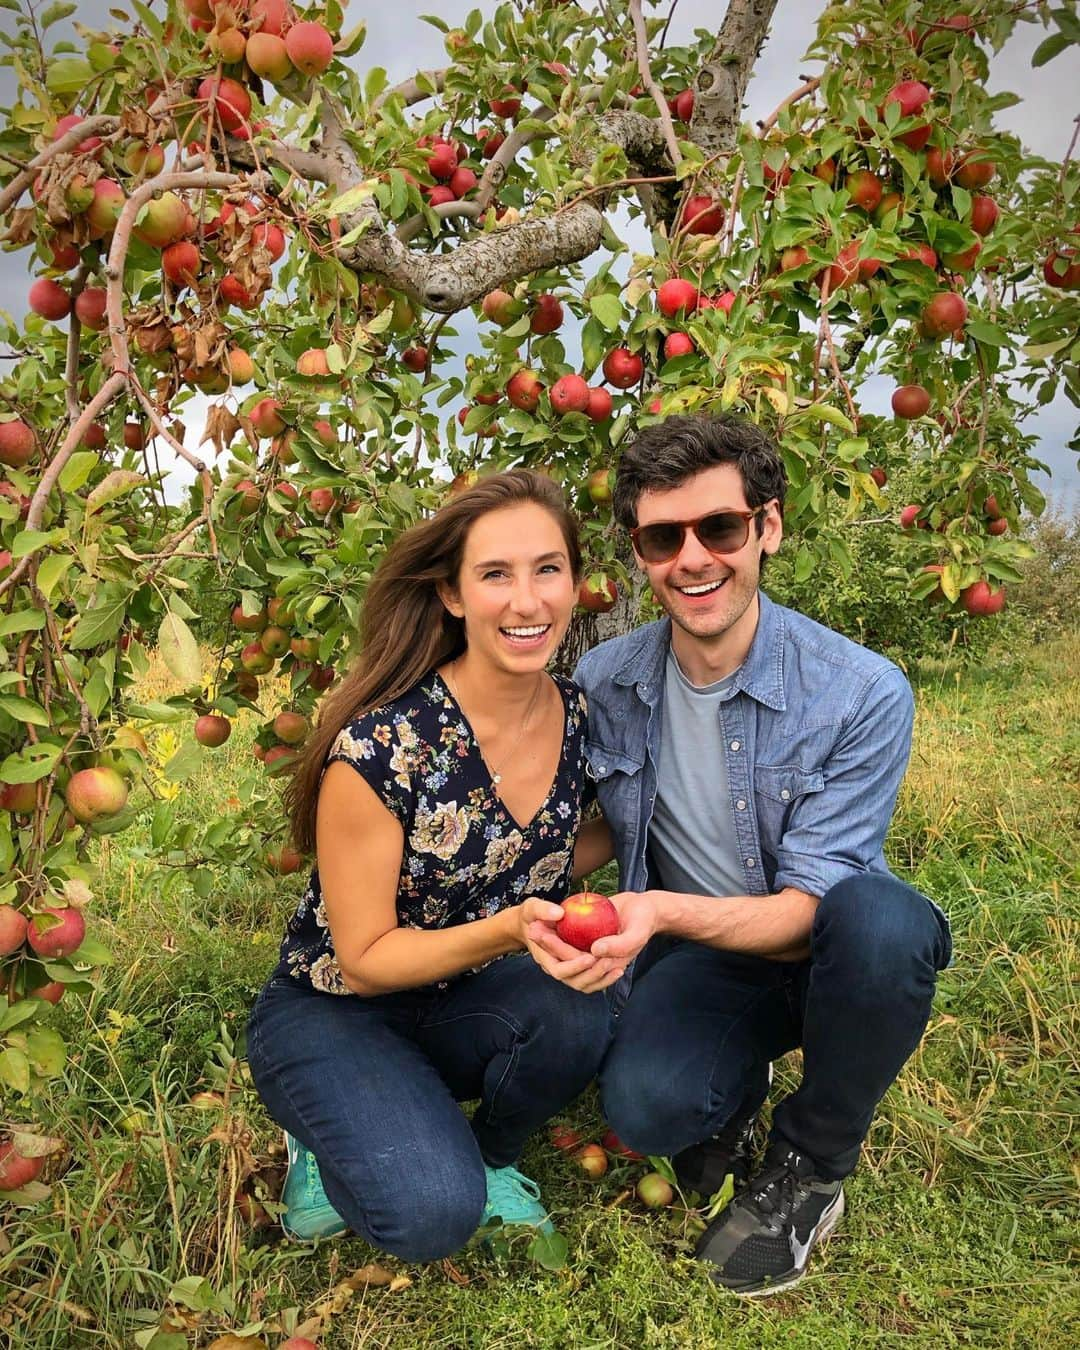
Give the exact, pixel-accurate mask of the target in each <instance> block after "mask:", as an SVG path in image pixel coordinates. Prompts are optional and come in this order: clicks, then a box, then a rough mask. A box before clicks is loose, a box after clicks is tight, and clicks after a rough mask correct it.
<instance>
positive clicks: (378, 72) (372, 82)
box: [364, 66, 390, 103]
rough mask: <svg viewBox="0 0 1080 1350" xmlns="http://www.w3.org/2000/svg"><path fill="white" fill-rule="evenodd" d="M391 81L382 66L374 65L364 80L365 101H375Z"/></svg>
mask: <svg viewBox="0 0 1080 1350" xmlns="http://www.w3.org/2000/svg"><path fill="white" fill-rule="evenodd" d="M389 83H390V81H389V80H388V79H387V75H386V71H385V70H383V68H382V66H372V68H371V69H370V70H369V71H368V73H367V79H365V81H364V102H365V103H373V102H374V101H375V100H376V99H377V98H378V97H379V95H380V94H381V93H382V91H383V90H384V89H385V88H386V86H387V85H388V84H389Z"/></svg>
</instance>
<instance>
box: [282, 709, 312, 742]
mask: <svg viewBox="0 0 1080 1350" xmlns="http://www.w3.org/2000/svg"><path fill="white" fill-rule="evenodd" d="M310 730H311V723H310V722H309V721H308V719H307V718H306V717H305V716H304V714H303V713H298V712H279V713H278V715H277V716H276V717H275V718H274V735H275V736H276V737H277V738H278V740H279V741H284V742H285V744H286V745H300V744H302V742H303V741H304V740H306V739H307V734H308V732H309V731H310Z"/></svg>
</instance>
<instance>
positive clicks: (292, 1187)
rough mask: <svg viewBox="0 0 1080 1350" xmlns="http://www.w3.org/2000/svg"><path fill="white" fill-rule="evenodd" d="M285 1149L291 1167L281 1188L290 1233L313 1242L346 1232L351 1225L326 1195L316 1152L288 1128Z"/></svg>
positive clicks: (284, 1219) (283, 1223) (284, 1225)
mask: <svg viewBox="0 0 1080 1350" xmlns="http://www.w3.org/2000/svg"><path fill="white" fill-rule="evenodd" d="M285 1151H286V1153H287V1154H288V1158H289V1169H288V1171H287V1172H286V1173H285V1185H284V1186H283V1187H282V1190H281V1203H282V1204H283V1205H284V1206H285V1213H284V1214H282V1216H281V1226H282V1228H283V1229H284V1230H285V1232H286V1234H287V1235H288V1236H289V1237H291V1238H295V1239H296V1240H297V1241H298V1242H311V1241H313V1240H314V1239H315V1238H330V1237H337V1236H338V1234H339V1233H344V1232H346V1231H347V1229H348V1226H349V1225H348V1224H347V1223H346V1222H345V1220H344V1219H343V1218H342V1217H341V1215H340V1214H339V1213H338V1212H337V1210H336V1209H335V1208H334V1206H333V1205H332V1204H331V1203H330V1201H329V1200H327V1198H326V1192H325V1191H324V1190H323V1184H322V1177H321V1176H320V1175H319V1164H318V1163H317V1162H316V1161H315V1154H314V1153H312V1152H311V1151H310V1150H309V1149H306V1148H305V1147H304V1146H303V1144H302V1143H301V1142H300V1140H299V1139H294V1138H293V1136H292V1135H291V1134H290V1133H289V1132H288V1130H286V1131H285Z"/></svg>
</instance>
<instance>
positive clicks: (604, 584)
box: [578, 572, 619, 614]
mask: <svg viewBox="0 0 1080 1350" xmlns="http://www.w3.org/2000/svg"><path fill="white" fill-rule="evenodd" d="M618 599H619V588H618V587H617V586H616V585H615V582H614V581H612V579H611V577H609V576H608V574H607V573H606V572H590V573H589V575H588V576H587V577H585V578H584V579H583V581H582V583H581V585H580V586H579V587H578V604H579V605H580V606H581V608H582V609H586V610H588V611H589V612H590V613H592V614H606V613H607V612H608V610H610V609H614V608H615V605H616V603H617V601H618Z"/></svg>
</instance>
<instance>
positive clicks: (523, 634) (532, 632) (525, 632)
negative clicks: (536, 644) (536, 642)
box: [502, 623, 551, 638]
mask: <svg viewBox="0 0 1080 1350" xmlns="http://www.w3.org/2000/svg"><path fill="white" fill-rule="evenodd" d="M550 627H551V624H549V623H542V624H538V625H537V626H536V627H535V628H504V629H503V630H502V631H503V632H504V633H506V634H507V636H509V637H520V638H529V637H539V636H540V634H541V633H546V632H547V630H548V629H549V628H550Z"/></svg>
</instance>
